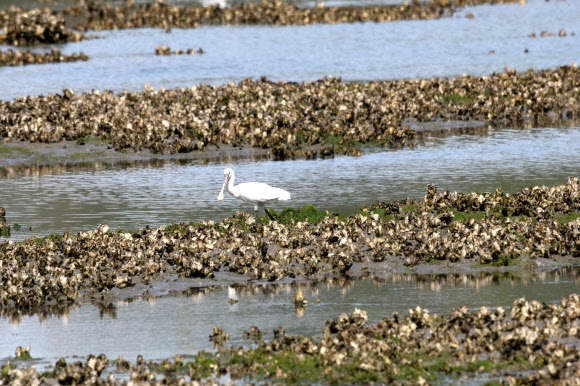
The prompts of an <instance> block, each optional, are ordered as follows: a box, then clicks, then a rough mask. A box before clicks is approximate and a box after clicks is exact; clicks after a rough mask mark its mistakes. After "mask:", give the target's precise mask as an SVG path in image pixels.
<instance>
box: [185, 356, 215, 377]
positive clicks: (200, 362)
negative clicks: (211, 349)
mask: <svg viewBox="0 0 580 386" xmlns="http://www.w3.org/2000/svg"><path fill="white" fill-rule="evenodd" d="M193 359H194V360H193V361H190V362H187V363H186V364H185V365H184V367H187V369H188V370H189V375H190V376H191V379H203V378H207V377H209V376H210V375H211V374H213V372H214V371H215V370H216V369H217V367H218V365H217V362H216V360H215V358H214V357H213V355H212V354H209V353H206V352H204V351H203V350H202V351H200V352H199V354H197V355H194V357H193Z"/></svg>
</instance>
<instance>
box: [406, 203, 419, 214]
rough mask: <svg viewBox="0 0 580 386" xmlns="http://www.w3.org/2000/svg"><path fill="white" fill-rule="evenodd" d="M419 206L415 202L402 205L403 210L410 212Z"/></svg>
mask: <svg viewBox="0 0 580 386" xmlns="http://www.w3.org/2000/svg"><path fill="white" fill-rule="evenodd" d="M418 207H419V206H418V205H417V204H408V205H405V206H404V207H403V212H412V211H414V210H416V209H417V208H418Z"/></svg>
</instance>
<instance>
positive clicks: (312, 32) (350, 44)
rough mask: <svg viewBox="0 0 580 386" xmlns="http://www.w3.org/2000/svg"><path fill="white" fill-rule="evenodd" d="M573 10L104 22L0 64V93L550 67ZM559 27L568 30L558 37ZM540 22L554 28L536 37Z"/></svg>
mask: <svg viewBox="0 0 580 386" xmlns="http://www.w3.org/2000/svg"><path fill="white" fill-rule="evenodd" d="M351 3H355V4H356V3H357V2H351ZM373 3H392V2H386V1H376V2H373ZM401 3H402V2H401ZM305 4H306V5H308V4H310V3H305ZM337 4H346V2H344V1H340V2H337ZM467 14H472V15H473V16H474V18H467V17H466V15H467ZM578 15H580V2H579V1H571V0H570V1H549V2H548V1H544V0H528V1H527V4H526V5H520V4H508V5H494V6H478V7H468V8H464V9H461V10H460V11H459V12H457V13H456V14H455V15H454V16H453V17H451V18H445V19H440V20H427V21H401V22H391V23H357V24H335V25H327V24H319V25H308V26H287V27H276V26H211V27H200V28H195V29H173V30H172V31H171V33H166V32H165V30H163V29H136V30H120V31H105V32H99V33H94V34H91V35H94V36H96V37H97V38H96V39H93V40H89V41H83V42H81V43H71V44H66V45H62V46H61V47H60V49H61V51H62V52H63V53H64V54H67V55H70V54H72V53H74V52H76V53H78V52H80V51H82V52H84V53H85V54H86V55H88V56H89V57H90V60H89V61H87V62H76V63H63V64H43V65H28V66H21V67H2V68H0V76H1V78H2V84H1V85H0V100H12V99H14V98H17V97H21V96H24V95H39V94H48V93H53V94H54V93H61V92H62V89H63V88H70V89H73V90H75V91H76V92H77V93H81V92H87V91H90V90H93V89H94V90H112V91H115V92H121V91H123V90H129V91H141V90H142V89H143V87H144V85H145V84H146V83H149V84H150V85H151V86H153V87H154V88H157V89H158V88H161V87H166V88H175V87H191V86H194V85H198V84H200V83H207V84H216V85H219V84H225V83H229V82H232V81H234V82H239V81H241V80H243V79H246V78H259V77H261V76H266V77H268V78H269V79H271V80H275V81H287V80H288V81H299V82H300V81H312V80H316V79H320V78H322V77H325V76H328V75H332V76H340V77H342V79H343V80H345V81H368V80H381V79H401V78H431V77H434V76H437V77H453V76H461V75H462V74H470V75H475V76H480V75H488V74H491V73H493V72H502V71H504V67H506V66H509V67H511V68H514V69H516V70H518V71H525V70H527V69H528V68H530V67H533V68H535V69H547V68H554V67H557V66H561V65H565V64H566V65H571V64H572V63H573V62H578V61H580V51H578V47H580V29H579V27H578V26H579V24H578ZM560 30H564V31H565V32H566V35H567V36H565V37H558V33H559V31H560ZM542 31H546V32H548V33H552V34H554V35H555V36H553V37H539V35H540V33H541V32H542ZM531 33H535V34H536V36H538V37H536V38H531V37H529V36H528V35H529V34H531ZM163 44H167V45H168V46H169V47H170V48H171V49H172V50H175V49H182V50H187V49H189V48H193V49H196V50H197V49H198V48H200V47H201V48H203V50H204V51H205V54H203V55H193V56H191V55H171V56H156V55H155V48H156V47H159V46H161V45H163ZM526 49H527V50H528V53H525V52H524V51H525V50H526Z"/></svg>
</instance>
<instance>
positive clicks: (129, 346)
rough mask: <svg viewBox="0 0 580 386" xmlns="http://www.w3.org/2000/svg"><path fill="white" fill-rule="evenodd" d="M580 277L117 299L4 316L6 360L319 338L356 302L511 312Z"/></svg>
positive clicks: (154, 354) (404, 281) (571, 273)
mask: <svg viewBox="0 0 580 386" xmlns="http://www.w3.org/2000/svg"><path fill="white" fill-rule="evenodd" d="M579 274H580V270H579V268H564V269H560V270H557V271H554V272H550V273H547V272H546V273H530V272H522V273H519V274H514V273H500V274H494V275H492V274H485V273H484V274H472V275H467V274H466V275H425V276H416V275H396V276H393V277H391V278H389V279H386V280H371V279H365V280H356V281H345V280H334V281H330V282H327V283H319V284H311V285H302V287H301V289H302V291H303V292H304V294H305V296H306V299H307V300H308V301H309V303H308V304H307V305H306V307H305V308H304V309H302V310H301V309H296V308H295V307H294V305H293V304H292V299H293V296H294V292H295V291H296V286H295V285H289V284H283V285H282V284H280V285H276V284H274V285H266V286H247V287H238V289H237V294H238V299H239V302H238V303H236V304H233V305H232V304H230V303H229V302H228V288H227V287H216V288H213V289H207V290H201V292H197V291H192V294H190V295H177V294H176V295H169V296H165V297H161V298H158V299H156V300H150V301H145V300H137V301H134V302H131V303H127V302H120V303H118V304H114V305H112V307H110V308H109V309H108V311H109V312H102V310H101V309H100V308H99V307H98V306H96V305H90V304H87V305H82V306H79V307H77V308H74V309H72V310H69V311H68V313H67V314H65V315H60V316H51V317H46V318H41V317H39V316H37V315H35V316H23V317H20V318H16V319H10V318H6V317H3V318H0V336H1V337H2V339H0V361H1V360H3V359H6V358H8V357H13V356H14V350H15V349H16V347H18V346H23V347H24V346H27V345H30V346H31V347H32V350H31V355H32V356H33V357H34V358H36V359H39V360H53V361H54V360H57V359H59V358H61V357H64V358H72V356H73V355H77V356H81V357H83V356H87V355H88V354H94V355H98V354H100V353H105V354H106V355H107V357H108V358H109V359H116V358H117V357H118V356H119V355H122V356H123V357H124V358H125V359H127V360H130V361H135V359H136V357H137V355H139V354H141V355H143V356H144V357H145V359H166V358H171V357H173V355H175V354H196V353H197V352H198V351H199V350H202V349H203V350H206V351H209V350H213V348H214V345H213V343H212V342H210V340H209V335H210V334H211V333H212V328H213V326H214V325H215V326H218V327H219V328H222V329H224V330H225V331H226V332H227V333H228V334H229V335H230V341H229V342H228V344H230V345H233V346H239V345H248V344H250V343H251V341H249V340H247V339H244V338H243V332H244V331H250V328H251V327H252V326H256V327H258V328H259V329H260V330H261V332H262V337H263V339H264V340H271V339H272V338H273V332H272V331H273V330H274V329H276V328H277V327H278V326H279V325H284V326H285V327H286V333H287V334H292V335H304V336H316V335H317V334H321V333H322V329H323V327H324V325H325V321H327V320H328V321H330V320H332V319H334V318H336V317H338V316H339V315H340V314H341V313H350V312H352V311H353V310H354V308H359V309H362V310H365V311H366V312H367V313H368V321H367V325H368V324H374V323H377V322H378V321H379V320H380V319H382V318H384V317H385V316H389V317H391V316H392V313H393V312H398V313H399V314H400V315H402V316H404V315H406V314H407V312H408V310H409V309H410V308H415V307H416V306H420V307H421V308H425V309H427V310H429V312H430V313H431V314H440V315H441V314H444V313H445V314H446V313H449V312H450V311H451V310H452V309H453V308H454V307H459V306H467V307H469V308H470V309H471V310H472V311H473V310H478V309H479V308H481V307H482V306H486V307H488V308H492V309H493V308H496V307H508V308H509V307H510V306H511V305H512V303H513V301H514V300H516V299H519V298H521V297H525V298H526V299H528V300H532V299H536V300H538V301H541V302H556V301H559V299H561V298H562V297H567V296H568V295H570V294H571V293H575V292H577V291H578V286H579V279H580V277H579Z"/></svg>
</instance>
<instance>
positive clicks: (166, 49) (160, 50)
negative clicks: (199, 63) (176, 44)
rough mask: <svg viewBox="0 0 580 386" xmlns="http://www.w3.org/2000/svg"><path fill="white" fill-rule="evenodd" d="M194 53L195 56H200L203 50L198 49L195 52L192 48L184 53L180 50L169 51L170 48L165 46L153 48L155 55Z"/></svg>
mask: <svg viewBox="0 0 580 386" xmlns="http://www.w3.org/2000/svg"><path fill="white" fill-rule="evenodd" d="M196 52H197V54H200V55H201V54H203V49H201V48H198V49H197V51H195V50H194V49H193V48H188V49H187V50H185V51H184V50H181V49H176V50H175V51H171V48H170V47H169V46H168V45H167V44H163V45H161V46H159V47H157V48H155V55H183V54H187V55H194V54H195V53H196Z"/></svg>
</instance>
